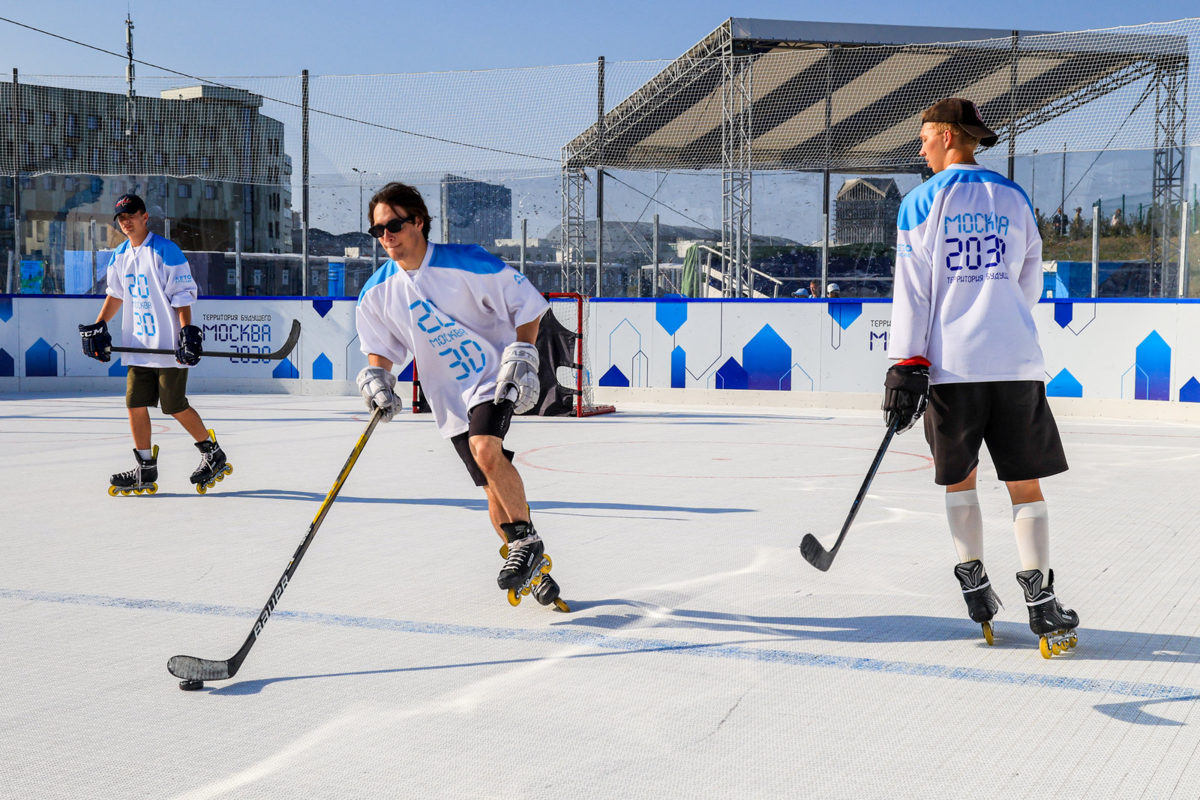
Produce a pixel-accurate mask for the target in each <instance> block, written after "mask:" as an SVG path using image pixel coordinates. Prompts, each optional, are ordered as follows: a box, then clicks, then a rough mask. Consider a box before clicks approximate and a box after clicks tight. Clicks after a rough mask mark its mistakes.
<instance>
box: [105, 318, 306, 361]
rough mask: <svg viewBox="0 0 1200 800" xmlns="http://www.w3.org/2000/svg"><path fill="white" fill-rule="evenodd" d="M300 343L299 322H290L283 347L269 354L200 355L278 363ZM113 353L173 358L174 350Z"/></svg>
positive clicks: (134, 349) (117, 349)
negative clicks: (290, 327)
mask: <svg viewBox="0 0 1200 800" xmlns="http://www.w3.org/2000/svg"><path fill="white" fill-rule="evenodd" d="M298 341H300V320H298V319H294V320H292V330H291V331H290V332H289V333H288V337H287V341H286V342H284V343H283V347H281V348H279V349H278V350H274V351H272V352H270V353H232V352H216V351H214V352H209V351H208V350H205V351H204V352H202V353H201V354H200V355H201V357H203V358H248V359H252V360H255V361H279V360H280V359H282V358H286V357H287V355H288V354H289V353H291V352H292V349H293V348H294V347H295V346H296V342H298ZM112 351H113V352H114V353H155V354H157V355H164V356H173V355H175V351H174V350H167V349H166V348H163V347H113V348H112Z"/></svg>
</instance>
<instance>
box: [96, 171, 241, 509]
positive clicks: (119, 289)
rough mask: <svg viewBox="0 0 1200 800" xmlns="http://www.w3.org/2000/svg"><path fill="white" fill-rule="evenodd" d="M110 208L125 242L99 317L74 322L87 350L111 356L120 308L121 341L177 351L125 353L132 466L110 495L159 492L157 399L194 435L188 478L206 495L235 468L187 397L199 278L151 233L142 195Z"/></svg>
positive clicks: (195, 358)
mask: <svg viewBox="0 0 1200 800" xmlns="http://www.w3.org/2000/svg"><path fill="white" fill-rule="evenodd" d="M113 211H114V215H113V219H114V220H115V222H116V224H117V226H118V227H119V228H120V229H121V232H122V233H124V234H125V236H126V241H125V242H122V243H121V245H120V246H119V247H118V248H117V249H116V250H114V251H113V254H112V257H111V259H110V260H109V262H108V286H107V288H106V289H105V293H106V294H107V297H105V298H104V304H103V305H101V306H100V313H99V314H98V315H97V317H96V321H95V322H94V323H92V324H90V325H80V326H79V335H80V337H81V338H82V341H83V352H84V355H86V356H88V357H90V358H94V359H96V360H98V361H105V362H107V361H108V360H109V359H111V358H112V350H111V348H112V336H111V335H110V334H109V332H108V322H109V321H110V320H111V319H112V318H113V317H114V316H116V314H117V312H118V311H120V312H121V334H122V343H123V346H125V347H139V348H146V349H164V350H174V351H175V355H173V356H168V355H159V354H155V353H126V354H125V365H126V367H128V369H127V370H126V375H125V406H126V407H127V408H128V410H129V428H130V430H131V431H132V433H133V448H134V449H133V454H134V458H135V459H136V464H135V466H134V468H133V469H131V470H129V471H127V472H120V473H117V474H115V475H113V476H112V478H111V481H110V483H111V485H110V486H109V490H108V493H109V494H111V495H114V496H115V495H117V494H118V493H120V494H123V495H128V494H130V493H131V492H132V493H136V494H142V493H143V492H149V493H150V494H154V493H155V492H156V491H158V485H157V483H156V481H157V480H158V445H152V444H151V441H150V438H151V436H150V433H151V430H150V410H149V407H150V406H154V405H157V406H159V407H160V408H162V410H163V413H164V414H170V415H171V416H173V417H174V418H175V419H176V420H178V422H179V424H180V425H182V426H183V428H184V430H186V431H187V432H188V433H189V434H191V436H192V439H194V440H195V442H196V448H197V449H198V450H199V451H200V466H198V467H196V470H195V472H193V473H192V476H191V482H192V483H193V484H194V485H195V486H196V491H198V492H199V493H200V494H204V493H205V491H206V490H207V489H209V488H211V487H212V486H213V485H215V483H216V482H217V481H220V480H223V479H224V477H225V476H226V475H227V474H229V473H230V472H232V471H233V468H232V467H231V466H229V464H228V462H227V460H226V457H225V451H223V450H222V449H221V446H220V445H219V444H217V437H216V434H215V433H213V431H212V430H211V429H209V428H206V427H205V426H204V421H203V420H202V419H201V418H200V415H199V414H198V413H196V410H195V409H194V408H192V406H191V404H190V403H189V402H188V398H187V379H188V368H189V367H193V366H195V365H196V364H198V363H199V362H200V356H201V355H202V354H203V346H202V342H203V340H204V333H203V332H202V331H201V330H200V328H198V327H196V326H195V325H193V324H192V304H193V303H195V302H196V295H197V290H196V281H195V280H194V279H193V278H192V271H191V267H190V266H189V265H188V262H187V259H186V258H184V255H183V251H181V250H180V249H179V247H178V246H176V244H175V243H174V242H172V241H170V240H169V239H164V238H163V237H161V236H159V235H158V234H156V233H152V232H151V231H150V215H149V213H147V211H146V204H145V202H143V201H142V198H140V197H138V196H137V195H136V194H126V195H123V196H122V197H121V198H120V199H118V200H117V203H116V206H115V207H114V209H113Z"/></svg>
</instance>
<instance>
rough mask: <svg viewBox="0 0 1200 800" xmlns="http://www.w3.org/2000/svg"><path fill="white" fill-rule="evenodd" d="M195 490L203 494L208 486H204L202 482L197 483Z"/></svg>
mask: <svg viewBox="0 0 1200 800" xmlns="http://www.w3.org/2000/svg"><path fill="white" fill-rule="evenodd" d="M196 491H197V492H199V493H200V494H204V493H205V492H207V491H208V487H207V486H205V485H204V484H203V483H197V484H196Z"/></svg>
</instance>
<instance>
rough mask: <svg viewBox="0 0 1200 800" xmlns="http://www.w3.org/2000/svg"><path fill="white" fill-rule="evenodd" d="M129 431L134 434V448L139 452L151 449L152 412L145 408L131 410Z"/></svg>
mask: <svg viewBox="0 0 1200 800" xmlns="http://www.w3.org/2000/svg"><path fill="white" fill-rule="evenodd" d="M129 430H130V431H131V432H132V433H133V446H134V447H136V448H137V449H138V450H149V449H150V410H149V409H148V408H146V407H145V406H140V407H138V408H131V409H129Z"/></svg>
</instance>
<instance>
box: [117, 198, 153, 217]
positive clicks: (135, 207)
mask: <svg viewBox="0 0 1200 800" xmlns="http://www.w3.org/2000/svg"><path fill="white" fill-rule="evenodd" d="M145 210H146V204H145V203H144V202H143V201H142V198H140V197H138V196H137V195H136V194H123V195H121V197H120V199H118V200H117V204H116V205H115V206H113V219H116V218H117V217H119V216H121V215H122V214H136V213H138V212H139V211H145Z"/></svg>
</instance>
